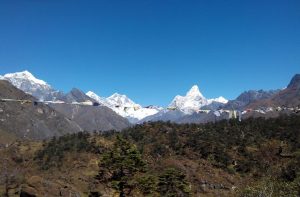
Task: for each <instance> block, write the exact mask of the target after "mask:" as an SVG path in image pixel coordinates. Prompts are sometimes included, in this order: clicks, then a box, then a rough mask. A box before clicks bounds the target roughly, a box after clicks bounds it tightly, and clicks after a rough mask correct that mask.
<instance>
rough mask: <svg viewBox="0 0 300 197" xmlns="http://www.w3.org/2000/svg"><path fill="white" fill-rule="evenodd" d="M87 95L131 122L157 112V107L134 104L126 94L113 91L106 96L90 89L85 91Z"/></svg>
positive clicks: (158, 109)
mask: <svg viewBox="0 0 300 197" xmlns="http://www.w3.org/2000/svg"><path fill="white" fill-rule="evenodd" d="M86 94H87V95H88V96H89V97H91V98H93V99H95V100H96V101H98V102H99V103H100V104H102V105H104V106H107V107H109V108H111V109H112V110H113V111H115V112H116V113H117V114H119V115H121V116H123V117H125V118H127V119H128V120H129V121H130V122H131V123H136V122H138V121H139V120H141V119H143V118H145V117H147V116H150V115H154V114H156V113H158V112H159V111H160V110H161V108H159V107H142V106H141V105H139V104H136V103H135V102H133V101H132V100H131V99H129V98H128V97H127V96H126V95H122V94H118V93H115V94H113V95H111V96H110V97H108V98H104V97H100V96H98V95H97V94H95V93H94V92H92V91H89V92H87V93H86Z"/></svg>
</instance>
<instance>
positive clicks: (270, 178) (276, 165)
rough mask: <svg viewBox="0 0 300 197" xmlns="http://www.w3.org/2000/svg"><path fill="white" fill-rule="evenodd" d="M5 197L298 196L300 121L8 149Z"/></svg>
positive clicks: (139, 130) (85, 137)
mask: <svg viewBox="0 0 300 197" xmlns="http://www.w3.org/2000/svg"><path fill="white" fill-rule="evenodd" d="M1 155H3V156H2V157H1V162H0V165H1V166H0V170H1V172H0V176H1V177H0V181H1V186H2V187H1V188H0V192H1V194H2V195H4V196H20V194H22V195H27V196H45V195H47V196H259V195H261V196H299V195H300V116H297V115H293V116H280V117H279V118H276V119H263V118H258V119H251V118H249V119H247V120H245V121H242V122H238V121H235V120H230V121H225V120H224V121H221V122H218V123H209V124H174V123H170V122H149V123H145V124H142V125H136V126H134V127H132V128H129V129H126V130H123V131H122V132H115V131H109V132H104V133H94V134H88V133H78V134H68V135H65V136H62V137H59V138H53V139H51V140H49V141H44V142H34V141H17V142H15V143H12V144H8V145H6V146H4V147H2V148H1Z"/></svg>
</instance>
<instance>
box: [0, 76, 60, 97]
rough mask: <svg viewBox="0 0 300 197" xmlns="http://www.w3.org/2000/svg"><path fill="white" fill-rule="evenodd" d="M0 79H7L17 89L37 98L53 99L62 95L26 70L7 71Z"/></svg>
mask: <svg viewBox="0 0 300 197" xmlns="http://www.w3.org/2000/svg"><path fill="white" fill-rule="evenodd" d="M0 79H3V80H7V81H9V82H10V83H11V84H13V85H14V86H15V87H17V88H18V89H21V90H23V91H24V92H26V93H28V94H30V95H33V96H34V97H36V98H38V99H39V100H42V101H44V100H54V99H55V98H56V97H59V96H61V95H62V93H61V92H59V91H56V90H54V89H53V88H52V87H51V86H50V85H49V84H47V83H46V82H45V81H43V80H40V79H37V78H35V77H34V76H33V75H32V74H31V73H30V72H28V71H27V70H25V71H23V72H16V73H8V74H5V75H4V76H1V77H0Z"/></svg>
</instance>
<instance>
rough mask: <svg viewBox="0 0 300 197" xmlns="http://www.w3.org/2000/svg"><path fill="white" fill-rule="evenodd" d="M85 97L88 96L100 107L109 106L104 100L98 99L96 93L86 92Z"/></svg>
mask: <svg viewBox="0 0 300 197" xmlns="http://www.w3.org/2000/svg"><path fill="white" fill-rule="evenodd" d="M86 95H87V96H89V97H90V98H92V99H94V100H96V101H97V102H98V103H99V104H100V105H102V106H106V107H109V106H110V105H109V103H108V102H107V100H106V98H104V97H100V96H98V95H97V94H96V93H94V92H92V91H88V92H87V93H86Z"/></svg>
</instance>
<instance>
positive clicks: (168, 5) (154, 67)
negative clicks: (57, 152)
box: [0, 0, 300, 106]
mask: <svg viewBox="0 0 300 197" xmlns="http://www.w3.org/2000/svg"><path fill="white" fill-rule="evenodd" d="M25 69H26V70H29V71H30V72H32V73H33V74H34V75H36V76H37V77H38V78H41V79H43V80H45V81H47V82H48V83H49V84H51V85H52V86H53V87H54V88H57V89H60V90H63V91H68V90H70V89H71V88H72V87H78V88H80V89H82V90H84V91H88V90H93V91H95V92H96V93H98V94H99V95H101V96H109V95H111V94H112V93H114V92H119V93H123V94H126V95H128V96H129V97H130V98H131V99H133V100H134V101H136V102H137V103H141V104H144V105H147V104H156V105H163V106H164V105H167V104H168V103H169V102H170V101H171V100H172V99H173V97H174V96H175V95H176V94H185V92H186V91H187V90H188V89H189V88H190V87H191V86H192V85H193V84H198V85H199V88H200V90H201V92H202V93H203V94H204V96H206V97H208V98H212V97H217V96H220V95H222V96H224V97H226V98H229V99H233V98H235V97H236V96H238V95H239V94H240V93H241V92H242V91H244V90H248V89H261V88H262V89H275V88H281V87H284V86H286V85H287V83H288V82H289V80H290V78H291V77H292V76H293V75H294V74H295V73H300V1H299V0H294V1H293V0H280V1H277V0H270V1H264V0H257V1H256V0H251V1H241V0H236V1H231V0H222V1H221V0H216V1H210V0H205V1H204V0H203V1H200V0H195V1H188V0H165V1H164V0H136V1H130V0H128V1H127V0H126V1H125V0H119V1H114V0H95V1H85V0H82V1H77V0H69V1H64V0H57V1H55V0H49V1H46V0H43V1H40V0H19V1H18V0H14V1H11V0H0V74H5V73H7V72H16V71H21V70H25Z"/></svg>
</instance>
